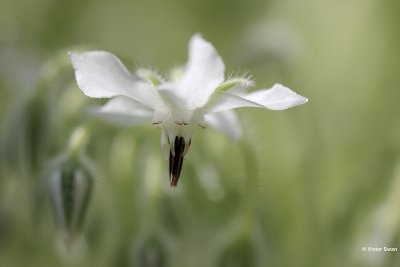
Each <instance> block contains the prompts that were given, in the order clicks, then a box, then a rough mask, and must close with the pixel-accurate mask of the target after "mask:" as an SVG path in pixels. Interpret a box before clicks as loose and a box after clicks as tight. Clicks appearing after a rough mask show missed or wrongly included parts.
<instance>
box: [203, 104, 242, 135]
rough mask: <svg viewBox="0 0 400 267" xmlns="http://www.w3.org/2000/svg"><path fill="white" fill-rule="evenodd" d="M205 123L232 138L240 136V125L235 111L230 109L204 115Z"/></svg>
mask: <svg viewBox="0 0 400 267" xmlns="http://www.w3.org/2000/svg"><path fill="white" fill-rule="evenodd" d="M204 120H205V122H206V124H207V125H209V126H211V127H213V128H215V129H217V130H219V131H221V132H222V133H224V134H225V135H227V136H228V137H230V138H232V139H233V140H238V139H239V138H240V137H241V136H242V127H241V126H240V122H239V119H238V117H237V115H236V114H235V112H233V111H232V110H228V111H222V112H217V113H212V114H207V115H205V116H204Z"/></svg>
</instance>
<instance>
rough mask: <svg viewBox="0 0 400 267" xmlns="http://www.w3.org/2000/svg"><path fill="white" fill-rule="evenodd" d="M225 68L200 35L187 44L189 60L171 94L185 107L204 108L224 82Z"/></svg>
mask: <svg viewBox="0 0 400 267" xmlns="http://www.w3.org/2000/svg"><path fill="white" fill-rule="evenodd" d="M224 71H225V66H224V63H223V61H222V59H221V57H220V56H219V55H218V52H217V51H216V50H215V48H214V47H213V46H212V44H210V43H209V42H207V41H205V40H204V39H203V38H202V37H201V35H199V34H196V35H194V36H193V37H192V38H191V40H190V43H189V60H188V63H187V65H186V68H185V71H184V74H183V76H182V79H181V80H180V82H179V83H178V84H177V87H176V88H174V90H173V91H172V93H173V94H174V95H175V97H176V98H178V99H180V100H181V102H183V103H184V104H185V106H183V107H181V108H186V109H195V108H198V107H202V106H204V105H205V104H206V103H207V101H208V99H209V97H210V96H211V94H212V93H213V92H214V91H215V89H216V88H217V87H218V85H219V84H220V83H221V82H223V81H224Z"/></svg>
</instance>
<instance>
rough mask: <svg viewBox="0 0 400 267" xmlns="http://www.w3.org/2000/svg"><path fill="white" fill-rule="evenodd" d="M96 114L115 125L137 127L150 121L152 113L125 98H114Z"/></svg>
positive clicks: (139, 104)
mask: <svg viewBox="0 0 400 267" xmlns="http://www.w3.org/2000/svg"><path fill="white" fill-rule="evenodd" d="M96 113H97V114H98V115H100V116H101V117H102V118H104V119H106V120H107V121H110V122H112V123H116V124H122V125H137V124H140V123H144V122H148V121H151V119H152V117H153V111H152V110H151V109H149V108H148V107H146V106H144V105H143V104H141V103H139V102H137V101H135V100H132V99H130V98H128V97H125V96H116V97H114V98H112V99H111V100H110V101H108V102H107V104H105V105H104V106H102V107H101V108H99V109H98V110H97V111H96Z"/></svg>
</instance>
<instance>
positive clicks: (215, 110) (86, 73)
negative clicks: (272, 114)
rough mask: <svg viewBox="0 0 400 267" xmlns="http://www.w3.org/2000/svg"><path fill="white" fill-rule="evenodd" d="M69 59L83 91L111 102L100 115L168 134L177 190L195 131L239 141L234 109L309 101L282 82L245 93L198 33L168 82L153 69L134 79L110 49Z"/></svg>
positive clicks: (244, 83) (242, 82) (243, 81)
mask: <svg viewBox="0 0 400 267" xmlns="http://www.w3.org/2000/svg"><path fill="white" fill-rule="evenodd" d="M70 57H71V61H72V64H73V67H74V69H75V76H76V80H77V83H78V85H79V87H80V89H81V90H82V91H83V93H84V94H85V95H87V96H89V97H94V98H111V100H109V102H108V103H106V104H105V105H104V106H103V107H101V108H100V109H99V113H100V114H102V115H103V116H104V117H106V118H108V119H109V120H111V121H113V122H120V123H125V124H130V125H136V124H139V123H144V122H148V121H151V122H152V123H153V125H155V126H157V127H159V128H161V129H162V130H163V132H162V135H161V145H162V148H163V152H164V155H168V154H169V172H170V183H171V185H172V186H176V185H177V182H178V179H179V175H180V172H181V169H182V163H183V159H184V156H185V154H186V153H187V151H188V149H189V147H190V143H191V137H192V133H193V131H194V130H195V128H197V127H198V126H200V127H207V126H211V127H214V128H216V129H218V130H220V131H221V132H223V133H224V134H226V135H228V136H229V137H231V138H234V139H237V138H239V137H240V135H241V128H240V125H239V121H238V118H237V117H236V115H235V113H234V112H233V111H232V109H235V108H240V107H257V108H265V109H272V110H283V109H288V108H291V107H294V106H297V105H301V104H304V103H306V102H307V98H305V97H302V96H300V95H298V94H296V93H295V92H293V91H292V90H290V89H289V88H287V87H285V86H283V85H281V84H275V85H274V86H273V87H272V88H271V89H261V90H258V91H255V92H251V93H248V92H247V91H246V89H247V88H249V87H250V86H252V85H253V82H252V81H251V80H249V79H248V78H246V77H238V78H232V79H228V80H225V77H224V70H225V66H224V63H223V61H222V59H221V57H220V56H219V55H218V53H217V51H216V50H215V48H214V47H213V46H212V45H211V44H210V43H209V42H207V41H205V40H204V39H203V38H202V37H201V35H199V34H196V35H194V36H193V37H192V38H191V40H190V43H189V60H188V63H187V65H186V66H185V67H184V68H183V69H177V70H175V71H174V72H172V74H171V75H170V76H171V77H170V78H169V79H164V78H162V77H160V76H159V75H158V74H157V73H155V72H154V71H151V70H138V71H137V73H136V75H131V74H130V72H129V71H128V70H127V69H126V67H125V66H124V65H123V64H122V63H121V61H120V60H119V59H118V58H117V57H116V56H114V55H113V54H111V53H109V52H105V51H90V52H71V53H70ZM167 144H169V146H170V150H169V153H168V150H167V147H166V146H167Z"/></svg>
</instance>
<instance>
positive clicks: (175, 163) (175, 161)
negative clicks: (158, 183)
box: [169, 136, 185, 186]
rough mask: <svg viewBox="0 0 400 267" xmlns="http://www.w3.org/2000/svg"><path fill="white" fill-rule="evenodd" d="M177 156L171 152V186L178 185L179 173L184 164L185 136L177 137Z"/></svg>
mask: <svg viewBox="0 0 400 267" xmlns="http://www.w3.org/2000/svg"><path fill="white" fill-rule="evenodd" d="M174 149H175V156H174V155H173V154H172V151H171V152H170V153H169V180H170V184H171V186H177V184H178V180H179V175H180V174H181V170H182V165H183V152H184V151H185V140H184V139H183V137H181V136H180V137H178V136H177V137H175V147H174Z"/></svg>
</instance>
